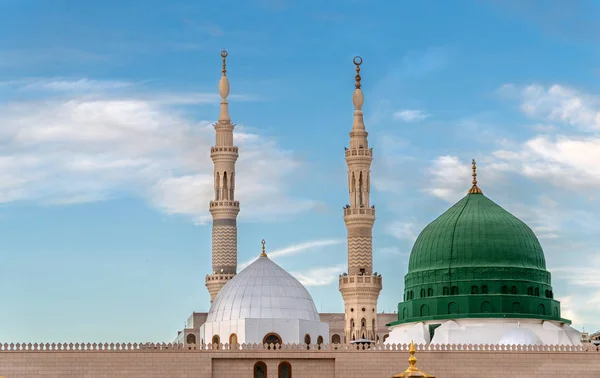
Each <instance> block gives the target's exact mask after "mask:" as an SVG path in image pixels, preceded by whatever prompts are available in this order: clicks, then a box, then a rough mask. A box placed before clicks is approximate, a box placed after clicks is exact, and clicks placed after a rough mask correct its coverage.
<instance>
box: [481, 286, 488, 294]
mask: <svg viewBox="0 0 600 378" xmlns="http://www.w3.org/2000/svg"><path fill="white" fill-rule="evenodd" d="M487 293H488V289H487V285H483V286H482V287H481V294H487Z"/></svg>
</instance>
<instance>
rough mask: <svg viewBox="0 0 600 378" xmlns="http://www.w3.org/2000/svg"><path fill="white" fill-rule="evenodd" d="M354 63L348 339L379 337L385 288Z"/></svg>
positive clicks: (347, 211) (343, 281)
mask: <svg viewBox="0 0 600 378" xmlns="http://www.w3.org/2000/svg"><path fill="white" fill-rule="evenodd" d="M354 64H355V65H356V77H355V79H356V84H355V87H356V88H355V90H354V94H353V96H352V102H353V103H354V122H353V124H352V131H351V132H350V148H346V165H347V166H348V192H349V195H350V204H349V205H346V207H345V208H344V222H345V223H346V229H347V231H348V237H347V238H348V273H347V274H343V275H342V276H340V279H339V289H340V292H341V293H342V298H343V299H344V307H345V336H346V339H345V342H350V341H352V340H358V339H362V338H366V339H369V340H376V337H377V299H378V298H379V293H380V291H381V288H382V279H381V276H380V275H376V274H373V237H372V233H373V224H374V223H375V206H371V201H370V192H371V161H372V160H373V149H371V148H369V141H368V139H367V137H368V135H369V133H368V132H367V131H366V128H365V124H364V120H363V112H362V106H363V102H364V95H363V92H362V90H361V83H360V81H361V77H360V65H361V64H362V58H360V57H356V58H354Z"/></svg>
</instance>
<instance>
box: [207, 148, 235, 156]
mask: <svg viewBox="0 0 600 378" xmlns="http://www.w3.org/2000/svg"><path fill="white" fill-rule="evenodd" d="M219 152H235V153H236V154H237V153H238V147H237V146H213V147H211V148H210V154H211V155H212V154H214V153H219Z"/></svg>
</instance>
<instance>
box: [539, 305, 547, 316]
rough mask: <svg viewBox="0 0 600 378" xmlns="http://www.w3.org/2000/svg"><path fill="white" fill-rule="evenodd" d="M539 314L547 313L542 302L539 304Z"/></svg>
mask: <svg viewBox="0 0 600 378" xmlns="http://www.w3.org/2000/svg"><path fill="white" fill-rule="evenodd" d="M538 314H539V315H546V306H544V305H543V304H541V303H540V304H539V305H538Z"/></svg>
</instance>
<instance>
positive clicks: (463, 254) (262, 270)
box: [175, 51, 581, 345]
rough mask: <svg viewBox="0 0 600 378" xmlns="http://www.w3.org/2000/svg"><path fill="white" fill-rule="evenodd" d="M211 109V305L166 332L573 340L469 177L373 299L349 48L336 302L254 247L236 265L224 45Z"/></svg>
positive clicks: (541, 278) (369, 225)
mask: <svg viewBox="0 0 600 378" xmlns="http://www.w3.org/2000/svg"><path fill="white" fill-rule="evenodd" d="M221 57H222V60H223V68H222V76H221V80H220V82H219V93H220V95H221V99H222V100H221V110H220V115H219V119H218V121H217V123H215V125H214V127H215V131H216V143H215V146H213V147H211V151H210V153H211V158H212V160H213V162H214V199H213V200H212V201H210V205H209V206H210V213H211V214H212V217H213V227H212V273H210V274H208V275H207V276H206V287H207V289H208V291H209V293H210V297H211V306H210V311H209V312H208V313H196V312H195V313H193V314H192V315H191V316H190V318H189V319H188V322H187V324H186V328H185V329H184V330H182V331H180V332H179V334H178V336H177V338H176V340H175V341H176V342H180V343H184V344H229V345H236V344H238V343H239V344H243V343H252V344H253V343H258V344H288V343H304V344H314V343H316V344H329V343H332V344H345V343H351V342H359V341H360V342H367V341H369V342H385V343H387V344H410V343H411V342H412V341H414V342H415V343H417V344H424V345H427V344H430V343H431V344H465V343H466V344H509V345H510V344H519V345H579V344H580V343H581V342H580V332H579V331H577V330H575V329H574V328H572V327H571V326H570V323H571V322H570V321H569V320H567V319H563V318H562V317H561V311H560V303H559V302H558V301H557V300H556V299H554V293H553V291H552V285H551V279H550V273H549V272H548V271H547V270H546V262H545V258H544V252H543V250H542V247H541V245H540V243H539V241H538V239H537V237H536V236H535V234H534V232H533V231H532V230H531V229H530V228H529V227H528V226H527V225H526V224H525V223H523V222H522V221H521V220H519V219H518V218H516V217H515V216H514V215H512V214H510V213H509V212H507V211H506V210H504V209H503V208H502V207H500V206H499V205H497V204H496V203H494V202H493V201H492V200H490V199H489V198H487V197H486V196H485V195H484V194H483V191H482V190H481V189H480V188H479V186H478V185H477V173H476V165H475V161H474V160H473V165H472V169H473V185H472V187H471V188H470V189H469V190H468V192H467V195H466V196H465V197H464V198H463V199H461V200H460V201H458V202H457V203H456V204H455V205H454V206H452V207H451V208H450V209H448V210H447V211H446V212H445V213H443V214H442V215H441V216H439V217H438V218H437V219H435V220H434V221H433V222H431V223H430V224H429V225H428V226H427V227H425V229H424V230H423V231H422V232H421V234H420V235H419V237H418V238H417V240H416V242H415V244H414V246H413V249H412V251H411V255H410V260H409V264H408V273H407V274H406V276H405V289H404V295H403V298H402V302H400V303H399V304H398V312H397V314H384V313H379V312H378V311H377V300H378V297H379V293H380V292H381V290H382V288H383V278H382V277H381V275H380V274H377V273H374V272H373V250H372V230H373V226H374V224H375V206H374V205H371V202H370V189H371V170H370V167H371V161H372V159H373V148H371V147H369V141H368V135H369V134H368V132H367V130H366V127H365V124H364V121H363V112H362V106H363V102H364V94H363V92H362V89H361V76H360V66H361V64H362V58H360V57H356V58H354V64H355V66H356V76H355V89H354V93H353V95H352V101H353V104H354V121H353V123H352V129H351V131H350V144H349V147H347V148H345V158H346V164H347V167H348V193H349V197H350V198H349V204H348V205H346V206H345V207H344V209H343V216H344V222H345V224H346V228H347V241H348V244H347V248H348V271H347V272H346V273H343V274H341V275H340V276H339V291H340V292H341V294H342V298H343V300H344V312H343V313H327V314H319V313H318V312H317V309H316V306H315V304H314V302H313V300H312V297H311V296H310V293H309V292H308V291H307V290H306V288H304V286H303V285H302V284H301V283H300V282H298V280H296V279H295V278H294V277H293V276H291V275H290V274H289V273H287V272H286V271H285V270H284V269H282V268H281V267H280V266H278V265H277V264H276V263H274V262H273V261H271V260H270V259H269V258H268V256H267V253H266V251H265V245H264V241H263V249H262V253H261V254H260V256H259V257H258V258H257V259H256V260H255V261H254V262H253V263H252V264H250V265H249V266H248V267H246V268H245V269H243V270H242V271H241V272H239V273H237V272H236V271H237V222H236V217H237V214H238V213H239V211H240V203H239V201H237V200H236V199H235V173H236V172H235V162H236V160H237V158H238V148H237V147H236V146H235V145H234V138H233V130H234V127H235V125H234V124H233V123H232V122H231V119H230V116H229V105H228V102H227V96H228V95H229V89H230V87H229V79H228V77H227V69H226V58H227V52H226V51H222V52H221Z"/></svg>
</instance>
